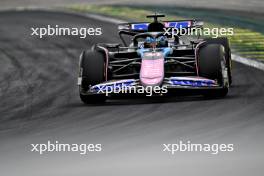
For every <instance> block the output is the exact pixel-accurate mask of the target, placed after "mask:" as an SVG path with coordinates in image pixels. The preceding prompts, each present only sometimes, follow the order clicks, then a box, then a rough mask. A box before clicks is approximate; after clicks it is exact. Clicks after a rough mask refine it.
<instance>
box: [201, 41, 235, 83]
mask: <svg viewBox="0 0 264 176" xmlns="http://www.w3.org/2000/svg"><path fill="white" fill-rule="evenodd" d="M205 41H206V43H207V44H221V45H223V46H224V48H225V59H226V65H227V72H228V81H229V85H231V84H232V60H231V49H230V45H229V41H228V38H226V37H219V38H207V39H205Z"/></svg>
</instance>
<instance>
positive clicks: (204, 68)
mask: <svg viewBox="0 0 264 176" xmlns="http://www.w3.org/2000/svg"><path fill="white" fill-rule="evenodd" d="M224 55H225V51H224V47H223V46H222V45H219V44H205V45H203V46H201V48H200V49H199V52H198V72H199V75H200V76H201V77H205V78H208V79H212V80H217V82H218V83H219V84H220V85H221V86H223V88H221V89H213V90H211V89H210V90H206V91H205V92H204V96H205V97H212V98H215V97H225V96H226V95H227V93H228V87H227V86H226V85H225V83H224V81H223V73H222V66H221V64H222V63H223V62H224V57H225V56H224Z"/></svg>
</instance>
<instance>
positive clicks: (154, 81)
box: [140, 57, 164, 86]
mask: <svg viewBox="0 0 264 176" xmlns="http://www.w3.org/2000/svg"><path fill="white" fill-rule="evenodd" d="M163 78H164V58H163V57H159V58H153V59H149V58H147V59H144V58H142V63H141V69H140V82H141V84H142V85H143V86H158V85H161V83H162V81H163Z"/></svg>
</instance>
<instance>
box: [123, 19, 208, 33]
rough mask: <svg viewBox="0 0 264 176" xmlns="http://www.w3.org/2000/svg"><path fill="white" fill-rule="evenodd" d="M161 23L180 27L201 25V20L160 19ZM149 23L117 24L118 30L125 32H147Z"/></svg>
mask: <svg viewBox="0 0 264 176" xmlns="http://www.w3.org/2000/svg"><path fill="white" fill-rule="evenodd" d="M161 23H162V24H163V25H164V27H165V28H177V29H181V28H193V27H203V22H202V21H199V20H198V21H197V20H181V21H162V22H161ZM149 24H150V23H149V22H134V23H122V24H119V25H118V30H119V31H127V32H147V31H148V26H149Z"/></svg>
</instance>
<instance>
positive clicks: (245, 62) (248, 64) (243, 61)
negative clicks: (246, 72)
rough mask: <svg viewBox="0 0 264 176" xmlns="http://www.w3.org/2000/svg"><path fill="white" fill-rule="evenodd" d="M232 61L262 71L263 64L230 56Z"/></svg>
mask: <svg viewBox="0 0 264 176" xmlns="http://www.w3.org/2000/svg"><path fill="white" fill-rule="evenodd" d="M232 60H233V61H236V62H239V63H242V64H244V65H247V66H250V67H254V68H257V69H260V70H263V71H264V63H262V62H260V61H257V60H254V59H248V58H244V57H241V56H238V55H234V54H232Z"/></svg>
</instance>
